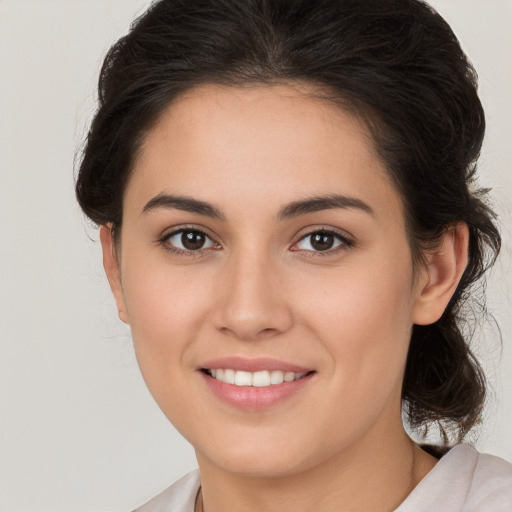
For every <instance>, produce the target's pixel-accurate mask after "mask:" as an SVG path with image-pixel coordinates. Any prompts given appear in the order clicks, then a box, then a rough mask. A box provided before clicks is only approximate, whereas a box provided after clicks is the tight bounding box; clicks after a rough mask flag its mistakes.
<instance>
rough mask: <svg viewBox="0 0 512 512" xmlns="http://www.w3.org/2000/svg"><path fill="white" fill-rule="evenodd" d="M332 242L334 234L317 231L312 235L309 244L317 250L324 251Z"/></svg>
mask: <svg viewBox="0 0 512 512" xmlns="http://www.w3.org/2000/svg"><path fill="white" fill-rule="evenodd" d="M333 244H334V236H333V235H329V234H328V233H317V234H316V235H314V236H313V240H312V241H311V245H312V246H313V247H314V248H315V249H316V250H317V251H326V250H327V249H330V248H331V247H332V246H333Z"/></svg>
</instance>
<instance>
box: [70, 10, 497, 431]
mask: <svg viewBox="0 0 512 512" xmlns="http://www.w3.org/2000/svg"><path fill="white" fill-rule="evenodd" d="M292 82H305V83H309V84H312V85H315V86H318V90H320V89H322V88H323V90H327V91H329V98H328V99H329V100H332V101H335V102H336V103H337V104H338V105H339V106H340V107H341V108H344V109H347V108H348V109H350V110H351V111H352V112H353V113H356V115H359V116H361V117H362V118H363V119H365V120H366V122H367V124H368V127H369V129H370V131H371V133H372V135H373V138H374V141H375V144H376V148H377V150H378V153H379V155H380V157H381V158H382V160H383V161H384V163H385V165H386V168H387V169H388V171H389V174H390V176H391V178H392V179H393V181H394V183H395V185H396V186H397V188H398V190H399V192H400V194H401V196H402V198H403V201H404V204H405V209H406V222H407V230H408V236H409V239H410V246H411V251H412V254H413V257H414V261H415V263H416V264H421V261H422V255H423V254H424V250H425V249H426V248H432V247H435V245H436V243H437V242H438V241H439V240H440V237H441V236H442V235H443V233H445V232H446V230H447V229H449V228H450V227H451V226H453V225H454V224H455V223H457V222H465V223H466V224H467V225H468V226H469V232H470V241H469V263H468V266H467V268H466V270H465V272H464V275H463V277H462V280H461V282H460V284H459V286H458V288H457V291H456V292H455V294H454V296H453V298H452V299H451V301H450V303H449V305H448V307H447V308H446V311H445V312H444V314H443V316H442V318H441V319H440V320H439V321H437V322H436V323H434V324H432V325H428V326H414V329H413V334H412V339H411V343H410V350H409V354H408V360H407V367H406V372H405V379H404V384H403V403H404V412H405V413H406V414H407V416H408V420H409V423H410V425H411V427H412V428H414V429H418V428H421V427H426V426H428V425H431V424H432V423H436V424H438V426H439V427H440V428H441V432H443V433H445V435H446V436H447V434H448V433H452V434H454V437H455V439H458V440H460V439H462V438H463V437H464V436H465V435H466V434H467V432H468V431H469V430H470V429H471V428H472V427H473V426H474V425H475V424H476V423H477V422H478V421H479V418H480V415H481V411H482V407H483V404H484V399H485V379H484V376H483V373H482V370H481V368H480V366H479V364H478V363H477V361H476V360H475V358H474V357H473V355H472V353H471V351H470V349H469V346H468V343H467V341H466V340H465V339H464V336H463V334H462V330H463V322H464V320H465V319H464V315H463V314H462V313H461V311H462V309H461V308H462V306H463V305H464V304H465V303H466V302H467V300H468V299H469V298H470V295H471V293H470V289H471V286H472V285H473V284H474V283H475V282H476V281H477V280H478V279H479V278H480V277H481V276H482V275H483V273H484V272H485V270H486V268H487V267H488V266H489V265H490V264H492V263H493V262H494V260H495V257H496V256H497V253H498V251H499V248H500V236H499V233H498V230H497V228H496V226H495V223H494V221H493V218H494V215H493V212H492V211H491V209H490V208H489V206H488V205H487V203H486V201H485V195H486V191H483V190H477V189H476V185H475V171H476V161H477V159H478V156H479V152H480V148H481V144H482V140H483V136H484V131H485V120H484V113H483V110H482V105H481V103H480V100H479V98H478V95H477V80H476V73H475V71H474V69H473V68H472V66H471V65H470V63H469V62H468V60H467V58H466V56H465V55H464V53H463V51H462V50H461V47H460V45H459V43H458V41H457V38H456V36H455V35H454V33H453V31H452V30H451V28H450V27H449V26H448V24H447V23H446V22H445V21H444V20H443V18H442V17H441V16H440V15H439V14H437V13H436V12H435V11H434V10H433V9H432V8H431V7H430V6H428V5H427V4H426V3H424V2H422V1H420V0H161V1H158V2H156V3H154V4H153V5H152V6H151V7H150V9H149V10H148V11H147V12H146V13H145V14H144V15H142V16H141V17H140V18H139V19H138V20H136V21H135V23H134V24H133V26H132V28H131V31H130V32H129V33H128V34H127V35H126V36H125V37H123V38H121V39H120V40H119V41H118V42H117V43H115V44H114V45H113V46H112V48H111V49H110V51H109V52H108V54H107V56H106V58H105V61H104V64H103V68H102V71H101V75H100V80H99V109H98V111H97V112H96V115H95V118H94V120H93V122H92V125H91V128H90V131H89V134H88V137H87V141H86V144H85V148H84V152H83V157H82V160H81V165H80V169H79V173H78V179H77V183H76V193H77V197H78V201H79V203H80V206H81V207H82V209H83V211H84V212H85V213H86V215H87V216H89V218H90V219H92V220H93V221H94V222H95V223H97V224H107V223H111V224H112V225H113V227H114V230H115V231H116V232H119V230H120V229H121V223H122V208H123V193H124V189H125V186H126V183H127V179H128V177H129V175H130V172H131V169H132V167H133V164H134V161H135V159H136V157H137V152H138V150H139V148H140V146H141V142H142V140H143V139H144V136H145V134H146V133H147V131H148V130H149V129H150V128H151V127H152V126H153V125H154V124H155V122H156V121H157V119H158V117H159V116H160V115H161V113H162V112H163V110H164V109H165V108H166V107H167V106H168V105H169V104H170V103H171V102H172V101H173V100H174V99H175V98H177V96H178V95H180V94H181V93H183V92H185V91H187V90H190V89H191V88H192V87H195V86H197V85H199V84H202V83H217V84H225V85H228V86H235V87H237V86H238V87H240V86H254V85H262V84H263V85H264V84H274V83H292ZM445 440H446V441H448V437H445Z"/></svg>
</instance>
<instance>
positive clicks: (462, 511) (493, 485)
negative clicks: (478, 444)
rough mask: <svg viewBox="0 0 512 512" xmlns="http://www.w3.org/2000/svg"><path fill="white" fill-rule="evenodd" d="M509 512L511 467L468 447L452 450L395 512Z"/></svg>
mask: <svg viewBox="0 0 512 512" xmlns="http://www.w3.org/2000/svg"><path fill="white" fill-rule="evenodd" d="M432 510H436V511H439V512H510V511H512V464H510V463H508V462H507V461H505V460H503V459H501V458H499V457H495V456H494V455H487V454H481V453H479V452H478V451H477V450H476V449H475V448H473V447H472V446H470V445H467V444H460V445H457V446H455V447H454V448H452V449H451V450H450V451H449V452H448V453H447V454H446V455H445V456H443V457H442V458H441V460H440V461H439V462H438V463H437V465H436V466H435V467H434V469H432V471H431V472H430V473H429V474H428V475H427V476H426V477H425V478H424V479H423V480H422V481H421V482H420V483H419V485H418V486H417V487H416V488H415V489H414V490H413V491H412V493H411V494H410V495H409V497H408V498H407V499H406V500H405V501H404V502H403V503H402V505H401V506H400V507H398V509H396V512H413V511H414V512H427V511H432Z"/></svg>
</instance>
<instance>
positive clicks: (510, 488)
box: [134, 444, 512, 512]
mask: <svg viewBox="0 0 512 512" xmlns="http://www.w3.org/2000/svg"><path fill="white" fill-rule="evenodd" d="M199 486H200V479H199V472H198V471H197V470H195V471H192V472H191V473H188V474H187V475H185V476H184V477H183V478H181V479H180V480H178V481H177V482H176V483H174V484H173V485H171V486H170V487H169V488H167V489H166V490H165V491H163V492H162V493H161V494H159V495H158V496H156V497H155V498H153V499H152V500H151V501H149V502H148V503H146V504H145V505H143V506H142V507H140V508H138V509H137V510H135V511H134V512H194V502H195V499H196V496H197V493H198V491H199ZM432 511H435V512H512V464H510V463H508V462H506V461H505V460H503V459H500V458H499V457H495V456H494V455H484V454H480V453H478V452H477V451H476V450H475V449H474V448H473V447H472V446H470V445H467V444H459V445H457V446H455V447H454V448H452V449H451V450H450V451H449V452H448V453H447V454H446V455H445V456H444V457H442V458H441V460H440V461H439V462H438V463H437V464H436V466H435V467H434V468H433V469H432V471H430V473H428V474H427V476H426V477H425V478H424V479H423V480H422V481H421V482H420V483H419V484H418V485H417V486H416V488H415V489H414V490H413V491H412V492H411V494H409V496H408V497H407V498H406V500H405V501H404V502H403V503H402V504H401V505H400V506H399V507H398V508H397V509H396V510H395V512H432Z"/></svg>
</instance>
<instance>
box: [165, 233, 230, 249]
mask: <svg viewBox="0 0 512 512" xmlns="http://www.w3.org/2000/svg"><path fill="white" fill-rule="evenodd" d="M161 242H162V244H164V246H165V247H166V249H167V250H168V251H170V252H175V253H178V254H186V253H191V252H200V251H202V250H204V249H212V248H219V247H220V246H219V245H218V244H216V243H215V242H214V241H213V240H212V239H211V238H210V237H209V236H208V235H207V234H206V233H205V232H204V231H201V230H199V229H186V228H184V229H179V230H177V231H173V232H172V233H170V234H168V235H166V236H165V237H164V238H163V239H162V240H161Z"/></svg>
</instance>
